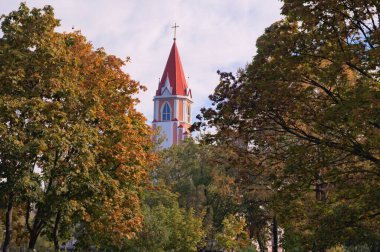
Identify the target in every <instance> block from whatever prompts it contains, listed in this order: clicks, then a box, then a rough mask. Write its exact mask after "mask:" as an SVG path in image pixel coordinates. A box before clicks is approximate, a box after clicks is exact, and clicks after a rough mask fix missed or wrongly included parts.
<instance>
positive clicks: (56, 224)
mask: <svg viewBox="0 0 380 252" xmlns="http://www.w3.org/2000/svg"><path fill="white" fill-rule="evenodd" d="M60 222H61V211H60V210H58V213H57V215H56V217H55V222H54V229H53V240H54V251H56V252H57V251H59V240H58V230H59V223H60Z"/></svg>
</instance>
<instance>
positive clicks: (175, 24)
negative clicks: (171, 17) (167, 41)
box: [172, 23, 179, 40]
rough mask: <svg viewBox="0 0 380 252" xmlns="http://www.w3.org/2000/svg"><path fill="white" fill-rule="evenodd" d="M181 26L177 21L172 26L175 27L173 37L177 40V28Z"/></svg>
mask: <svg viewBox="0 0 380 252" xmlns="http://www.w3.org/2000/svg"><path fill="white" fill-rule="evenodd" d="M178 27H179V26H178V25H177V23H174V26H172V28H173V29H174V38H173V40H175V39H176V33H177V28H178Z"/></svg>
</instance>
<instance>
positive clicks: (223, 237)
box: [216, 214, 250, 251]
mask: <svg viewBox="0 0 380 252" xmlns="http://www.w3.org/2000/svg"><path fill="white" fill-rule="evenodd" d="M245 228H246V221H245V218H244V217H242V216H234V215H232V214H230V215H228V216H227V217H226V218H225V219H224V220H223V230H222V232H221V233H218V234H217V235H216V240H217V241H218V244H219V245H220V246H221V247H222V248H223V249H226V250H227V251H238V250H240V249H244V248H247V247H248V246H249V245H250V240H249V236H248V234H247V232H246V231H245Z"/></svg>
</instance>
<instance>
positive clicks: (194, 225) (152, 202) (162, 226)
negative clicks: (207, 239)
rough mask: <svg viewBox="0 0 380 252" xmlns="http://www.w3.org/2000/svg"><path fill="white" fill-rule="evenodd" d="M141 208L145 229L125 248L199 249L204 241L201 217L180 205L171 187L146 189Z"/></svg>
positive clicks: (127, 243)
mask: <svg viewBox="0 0 380 252" xmlns="http://www.w3.org/2000/svg"><path fill="white" fill-rule="evenodd" d="M142 211H143V215H144V221H143V229H142V230H141V231H140V232H139V233H138V235H137V237H136V238H135V239H133V240H130V241H128V242H126V245H125V247H124V248H123V249H122V250H127V251H197V248H199V247H201V246H202V245H203V238H204V235H205V233H204V230H203V228H202V218H201V217H196V216H195V214H194V211H192V209H189V210H185V209H183V208H180V207H179V205H178V202H177V196H176V195H175V194H173V193H171V192H170V191H168V190H165V189H160V190H157V191H147V192H146V193H145V194H144V205H143V210H142Z"/></svg>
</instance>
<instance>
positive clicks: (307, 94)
mask: <svg viewBox="0 0 380 252" xmlns="http://www.w3.org/2000/svg"><path fill="white" fill-rule="evenodd" d="M283 14H284V15H285V18H284V20H282V21H279V22H276V23H274V24H273V25H271V26H270V27H269V28H267V29H266V31H265V33H264V34H263V35H262V36H261V37H260V38H259V39H258V40H257V48H258V50H257V55H256V56H255V57H254V59H253V61H252V62H251V63H250V64H249V65H248V66H247V68H246V69H243V70H241V71H239V72H238V75H237V76H236V77H235V76H233V75H232V74H228V73H221V82H220V84H219V85H218V87H217V88H216V90H215V92H214V94H213V95H211V96H210V98H211V100H212V101H213V102H214V105H215V107H214V108H210V109H207V110H206V109H204V110H203V116H204V118H205V120H206V121H207V123H208V124H209V125H210V126H213V127H216V128H217V130H218V132H217V133H216V134H215V135H214V136H212V140H217V141H219V142H222V141H224V142H230V143H233V142H236V141H237V139H243V140H244V141H243V143H244V146H245V147H244V148H243V149H247V150H248V152H249V154H250V155H252V156H254V157H255V159H256V162H255V165H252V167H251V173H254V174H257V172H260V171H263V170H264V171H265V172H266V176H265V177H266V178H269V181H271V182H272V183H271V184H269V185H268V186H269V187H270V188H271V190H273V191H274V192H275V193H274V195H273V196H274V198H273V200H274V201H273V202H274V203H275V204H274V205H273V209H275V210H276V212H277V213H278V214H279V216H278V217H279V219H280V222H281V223H282V225H283V226H284V227H285V232H286V229H288V230H290V231H291V232H295V233H297V235H300V236H301V237H303V239H304V241H305V249H313V250H316V251H317V250H320V251H323V250H325V249H327V248H329V247H333V246H334V245H337V244H349V245H350V244H358V243H363V242H367V243H368V244H371V243H375V244H376V240H377V239H379V235H380V234H379V232H378V231H379V230H378V228H376V227H377V226H378V223H379V221H380V219H379V213H380V211H379V210H380V206H379V204H378V203H379V202H380V201H379V196H378V193H376V192H377V191H378V188H379V185H380V184H379V182H380V181H379V176H378V174H379V173H378V171H379V165H380V164H379V155H380V153H379V148H378V146H379V135H380V134H379V133H380V132H379V131H380V127H379V118H380V117H379V115H380V114H379V112H380V106H379V105H380V103H379V97H380V90H379V65H378V62H379V60H378V57H379V54H378V46H379V45H378V41H379V34H380V31H379V23H378V20H379V18H378V17H379V5H378V3H377V1H366V2H360V1H359V2H358V1H329V0H324V1H299V0H289V1H287V0H285V1H284V6H283ZM252 164H253V163H252ZM252 179H254V176H248V177H246V181H247V182H248V183H249V181H251V180H252ZM295 209H297V210H296V211H294V210H295ZM302 220H303V221H302ZM304 220H306V221H304ZM327 232H328V233H329V234H330V235H329V236H328V237H327V236H326V235H325V234H326V233H327Z"/></svg>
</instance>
